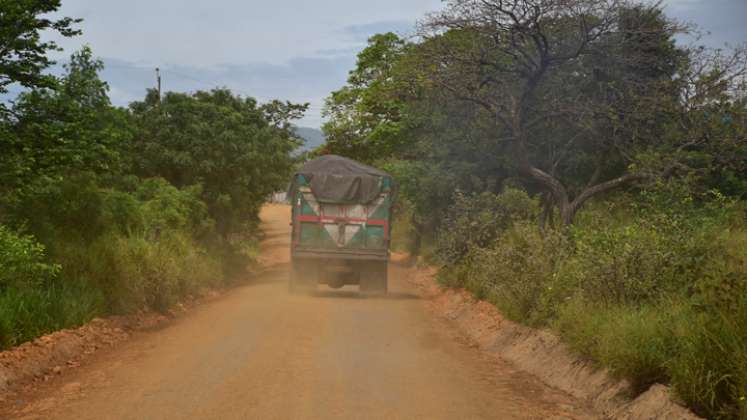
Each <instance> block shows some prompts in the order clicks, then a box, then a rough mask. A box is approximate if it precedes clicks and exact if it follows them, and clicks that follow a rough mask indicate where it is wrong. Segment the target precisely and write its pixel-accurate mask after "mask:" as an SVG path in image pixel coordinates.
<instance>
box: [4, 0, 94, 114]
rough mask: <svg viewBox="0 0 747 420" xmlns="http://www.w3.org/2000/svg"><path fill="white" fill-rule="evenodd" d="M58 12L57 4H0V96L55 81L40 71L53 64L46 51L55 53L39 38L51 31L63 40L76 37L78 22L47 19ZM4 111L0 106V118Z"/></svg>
mask: <svg viewBox="0 0 747 420" xmlns="http://www.w3.org/2000/svg"><path fill="white" fill-rule="evenodd" d="M59 8H60V0H0V95H2V94H5V93H7V92H8V88H7V87H8V85H10V84H13V83H19V84H20V85H21V86H24V87H26V88H50V87H53V86H54V83H55V79H54V77H52V76H50V75H45V74H42V71H43V70H44V69H46V68H47V67H49V66H50V65H51V64H54V62H53V61H52V60H50V59H49V57H48V56H47V53H48V52H49V51H59V50H60V49H59V47H58V46H57V44H56V43H55V42H53V41H42V40H41V34H42V33H43V32H45V31H55V32H57V33H59V34H60V35H62V36H64V37H71V36H75V35H78V34H80V31H79V30H77V29H75V28H74V27H73V25H74V24H76V23H78V22H80V21H81V20H80V19H73V18H69V17H65V18H61V19H57V20H52V19H49V18H48V17H46V16H48V15H49V14H50V13H54V12H56V11H57V9H59ZM7 112H8V109H7V107H6V106H5V105H3V104H0V114H6V113H7Z"/></svg>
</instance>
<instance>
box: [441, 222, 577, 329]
mask: <svg viewBox="0 0 747 420" xmlns="http://www.w3.org/2000/svg"><path fill="white" fill-rule="evenodd" d="M567 252H568V244H567V242H566V240H565V238H564V237H563V236H562V235H559V234H557V233H556V232H548V233H546V235H545V236H543V235H542V233H541V232H540V231H539V229H538V228H537V226H536V224H532V223H529V222H517V223H515V224H514V226H513V227H511V228H509V229H508V230H507V231H505V232H504V233H503V234H502V236H501V239H500V240H499V241H496V242H494V243H493V244H492V246H490V247H489V248H474V249H473V250H472V251H471V252H470V254H468V256H467V257H466V258H465V259H464V260H462V262H461V263H460V264H457V265H455V266H454V267H453V268H451V270H450V271H449V270H447V271H445V272H444V274H442V275H441V278H442V279H443V281H445V282H446V283H447V284H448V285H451V286H460V287H465V288H466V289H467V290H469V291H471V292H472V293H474V294H475V295H476V296H477V297H479V298H481V299H486V300H488V301H489V302H491V303H493V304H495V305H496V306H497V307H498V308H499V309H501V311H502V312H503V313H504V315H506V316H507V317H508V318H510V319H513V320H517V321H521V322H529V323H532V324H535V323H541V322H542V321H543V320H544V319H545V318H547V317H548V315H547V313H546V312H547V311H548V310H550V308H551V307H549V306H548V305H547V303H548V302H547V299H548V298H549V297H550V296H554V291H553V286H554V284H555V274H556V272H557V270H558V266H559V264H561V263H562V262H563V258H564V257H565V255H566V254H567Z"/></svg>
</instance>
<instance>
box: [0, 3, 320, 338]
mask: <svg viewBox="0 0 747 420" xmlns="http://www.w3.org/2000/svg"><path fill="white" fill-rule="evenodd" d="M58 7H59V1H20V2H18V1H13V2H0V10H2V13H0V19H3V20H6V19H7V20H9V22H11V21H12V25H11V24H8V25H0V26H2V28H3V29H2V30H0V43H1V44H2V45H3V46H4V47H3V48H2V52H1V53H0V92H4V91H5V87H6V86H7V85H9V84H11V83H19V84H21V85H23V86H24V87H26V88H27V89H26V90H24V92H23V93H21V94H20V95H19V96H18V97H17V98H16V99H15V100H14V101H12V102H11V104H10V105H9V106H8V107H6V108H3V109H4V110H5V111H7V112H3V113H2V116H1V118H0V348H3V347H6V346H12V345H16V344H19V343H21V342H23V341H27V340H30V339H33V338H35V337H38V336H39V335H41V334H43V333H46V332H49V331H53V330H56V329H61V328H67V327H71V326H75V325H79V324H81V323H83V322H86V321H88V320H90V319H91V318H93V317H95V316H101V315H106V314H113V313H117V314H119V313H127V312H131V311H136V310H141V309H147V308H150V309H155V310H159V311H167V310H169V309H170V308H171V307H172V306H173V304H174V303H176V302H177V301H178V300H180V299H184V298H186V297H189V296H194V295H196V294H199V293H201V292H202V291H204V290H205V289H207V288H211V287H221V286H224V285H227V284H230V283H231V282H236V281H240V280H241V279H242V275H243V274H244V272H245V270H246V269H247V267H248V266H249V265H250V264H251V263H252V258H253V256H254V254H255V252H256V251H255V246H256V239H257V236H258V233H259V232H258V230H257V222H258V220H259V210H260V206H261V204H262V203H263V202H264V200H265V197H266V196H267V195H268V194H269V193H270V192H273V191H277V190H279V189H283V188H284V187H285V182H286V179H287V177H288V176H289V172H290V171H291V167H292V165H293V163H294V161H293V159H292V157H291V155H292V152H293V151H294V150H295V149H296V148H297V147H298V145H299V144H300V141H299V139H298V138H297V136H296V135H295V131H294V129H293V127H292V125H291V122H292V121H293V120H295V119H297V118H299V117H300V116H302V114H303V112H304V111H305V110H306V106H305V105H296V104H291V103H288V102H281V101H273V102H270V103H267V104H259V103H257V102H256V101H255V100H254V99H252V98H247V97H240V96H237V95H234V94H232V93H231V92H230V91H229V90H228V89H216V90H213V91H210V92H201V91H198V92H195V93H191V94H184V93H175V92H166V93H165V95H164V97H163V98H159V97H158V95H157V94H156V93H155V92H154V91H149V92H148V93H147V95H146V97H145V99H144V100H143V101H140V102H135V103H133V104H131V106H130V107H129V108H128V109H125V108H118V107H114V106H112V104H111V101H110V100H109V95H108V91H109V88H108V86H107V84H106V82H104V81H102V80H101V79H100V78H99V73H100V71H101V70H102V69H103V63H102V62H101V61H100V60H98V59H96V58H94V55H93V52H92V51H91V50H90V48H88V47H84V48H83V49H81V50H80V51H78V52H75V53H74V54H73V55H72V56H71V57H70V60H69V62H67V63H66V64H65V65H64V69H65V71H64V74H63V75H62V76H61V77H53V76H50V75H48V74H45V73H44V69H45V68H46V67H47V66H49V65H50V64H51V61H50V60H49V59H48V58H47V56H46V53H47V52H48V51H50V50H54V49H56V46H55V45H54V44H53V43H50V42H42V41H41V40H40V32H41V31H44V30H57V31H59V32H60V33H62V34H63V35H66V36H72V35H75V34H76V33H77V32H76V31H75V30H74V29H73V28H72V25H73V24H74V23H75V22H76V21H75V20H73V19H69V18H63V19H59V20H56V21H55V20H50V19H48V18H46V17H44V16H48V13H51V12H54V11H55V10H57V8H58Z"/></svg>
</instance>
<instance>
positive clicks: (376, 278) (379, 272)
mask: <svg viewBox="0 0 747 420" xmlns="http://www.w3.org/2000/svg"><path fill="white" fill-rule="evenodd" d="M388 289H389V285H388V262H387V261H373V262H366V263H365V264H363V266H362V267H361V272H360V292H361V293H365V294H381V295H385V294H386V293H387V291H388Z"/></svg>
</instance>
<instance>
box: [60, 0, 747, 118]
mask: <svg viewBox="0 0 747 420" xmlns="http://www.w3.org/2000/svg"><path fill="white" fill-rule="evenodd" d="M664 5H665V9H666V11H667V14H669V15H670V16H673V17H675V18H677V19H679V20H683V21H688V22H693V23H695V24H697V25H698V26H699V27H700V29H701V30H703V31H707V32H709V34H707V35H706V36H705V37H704V38H703V39H702V40H701V42H702V43H705V44H707V45H709V46H714V47H718V46H722V45H723V44H724V43H725V42H731V43H738V42H747V24H745V22H747V0H665V2H664ZM442 7H443V3H442V2H441V1H440V0H270V1H267V0H261V1H260V0H243V1H242V0H213V1H204V0H200V1H197V0H128V1H116V0H103V1H102V0H62V7H61V9H60V11H59V14H60V15H63V16H71V17H77V18H83V22H82V23H81V24H79V27H80V29H82V31H83V35H81V36H78V37H75V38H72V39H64V38H63V39H60V38H59V37H56V36H54V35H50V36H51V37H52V38H53V39H55V40H56V41H58V43H59V44H60V46H62V47H63V48H64V51H63V52H62V53H59V54H58V55H57V56H56V57H57V59H58V60H59V61H60V62H64V60H65V59H66V57H68V56H69V55H70V54H71V53H72V52H74V51H75V50H77V49H79V48H80V47H81V46H82V45H85V44H87V45H89V46H90V47H91V48H92V50H93V52H94V54H95V55H96V56H98V57H99V58H101V59H102V60H103V61H104V63H105V66H106V68H105V70H104V71H103V73H102V78H103V79H104V80H106V81H107V82H108V83H109V86H110V89H111V90H110V96H111V98H112V102H114V104H115V105H122V106H124V105H127V104H128V103H129V102H131V101H134V100H139V99H142V98H143V96H144V94H145V90H146V89H147V88H149V87H153V86H154V85H155V68H156V67H159V68H160V69H161V77H162V89H163V90H164V91H166V90H173V91H194V90H198V89H210V88H213V87H218V86H221V87H222V86H225V87H228V88H230V89H232V90H233V91H234V92H236V93H239V94H242V95H250V96H253V97H255V98H257V99H258V100H260V101H267V100H270V99H274V98H277V99H283V100H290V101H293V102H300V103H304V102H309V103H310V104H311V108H310V110H309V112H308V113H307V116H306V117H305V118H304V119H303V120H302V121H300V123H299V125H302V126H309V127H315V128H318V127H319V126H320V125H321V123H322V117H321V110H322V106H323V103H324V98H325V97H327V96H328V95H329V93H330V92H331V91H333V90H335V89H338V88H340V87H341V86H343V85H344V83H345V80H346V79H347V74H348V72H349V71H350V70H351V69H352V68H353V67H354V66H355V56H356V54H357V52H358V51H360V50H361V49H362V48H364V47H365V45H366V40H367V38H368V37H369V36H371V35H373V34H375V33H379V32H386V31H393V32H396V33H399V34H402V35H408V34H412V32H413V31H414V26H415V23H416V22H417V21H418V20H420V19H422V18H423V17H424V16H425V14H426V13H428V12H431V11H435V10H439V9H441V8H442ZM52 71H53V72H56V71H59V66H58V68H57V69H52Z"/></svg>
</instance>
